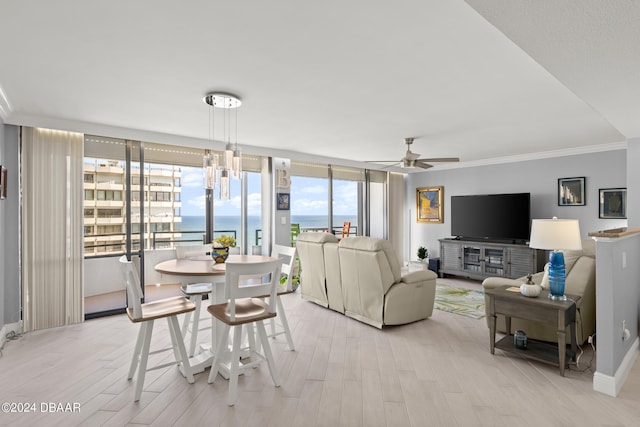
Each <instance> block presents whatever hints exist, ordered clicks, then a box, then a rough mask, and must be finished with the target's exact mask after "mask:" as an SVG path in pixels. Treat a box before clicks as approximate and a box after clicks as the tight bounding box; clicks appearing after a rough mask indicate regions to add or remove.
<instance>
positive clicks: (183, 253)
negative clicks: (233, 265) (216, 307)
mask: <svg viewBox="0 0 640 427" xmlns="http://www.w3.org/2000/svg"><path fill="white" fill-rule="evenodd" d="M208 252H211V246H209V245H189V246H187V245H184V246H176V258H177V259H184V258H191V257H197V256H206V255H207V254H208ZM212 288H213V284H212V283H209V282H202V283H183V284H182V286H180V291H182V293H183V295H185V296H186V297H187V298H189V300H190V301H191V302H192V303H193V304H194V305H195V306H196V309H195V312H194V313H193V321H191V313H187V314H185V316H184V320H183V322H182V335H183V336H184V337H185V338H186V336H187V333H188V334H189V347H188V350H189V356H191V357H193V355H194V354H195V351H196V345H197V342H198V332H199V331H200V330H206V329H210V327H207V328H202V329H200V312H201V310H202V298H203V297H204V296H205V295H210V294H211V289H212Z"/></svg>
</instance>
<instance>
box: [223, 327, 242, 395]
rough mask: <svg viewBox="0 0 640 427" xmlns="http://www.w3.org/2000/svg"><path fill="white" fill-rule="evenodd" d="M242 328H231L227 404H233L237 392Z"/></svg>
mask: <svg viewBox="0 0 640 427" xmlns="http://www.w3.org/2000/svg"><path fill="white" fill-rule="evenodd" d="M242 329H243V328H242V325H238V326H235V327H234V328H233V350H232V351H231V363H230V366H229V396H228V398H227V403H228V405H229V406H233V405H235V403H236V397H237V394H238V368H239V365H240V343H241V341H242Z"/></svg>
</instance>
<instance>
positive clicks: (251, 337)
mask: <svg viewBox="0 0 640 427" xmlns="http://www.w3.org/2000/svg"><path fill="white" fill-rule="evenodd" d="M244 330H245V333H246V335H247V341H248V342H249V357H253V355H254V354H255V353H256V352H258V351H259V349H257V348H256V332H255V330H254V329H253V325H252V324H251V323H247V325H246V327H245V328H244ZM256 367H257V366H256Z"/></svg>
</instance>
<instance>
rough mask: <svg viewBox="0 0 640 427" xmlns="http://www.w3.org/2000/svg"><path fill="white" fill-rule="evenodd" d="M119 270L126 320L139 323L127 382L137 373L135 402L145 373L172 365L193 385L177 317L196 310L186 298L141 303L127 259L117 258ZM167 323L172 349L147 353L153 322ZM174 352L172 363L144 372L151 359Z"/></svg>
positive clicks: (139, 394)
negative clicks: (123, 290)
mask: <svg viewBox="0 0 640 427" xmlns="http://www.w3.org/2000/svg"><path fill="white" fill-rule="evenodd" d="M119 261H120V267H121V270H122V274H123V276H124V280H125V284H126V289H127V316H128V317H129V320H131V322H133V323H140V331H139V332H138V339H137V341H136V346H135V349H134V351H133V358H132V359H131V366H130V367H129V373H128V376H127V379H128V380H131V379H132V378H133V375H134V374H135V372H136V370H137V371H138V378H137V381H136V389H135V395H134V399H133V400H134V401H135V402H137V401H139V400H140V396H141V395H142V388H143V386H144V377H145V374H146V372H147V371H151V370H154V369H160V368H165V367H167V366H171V365H175V364H178V365H182V371H183V373H184V375H185V376H186V378H187V381H188V382H189V383H193V382H194V378H193V373H192V371H191V366H190V364H189V356H188V355H187V350H186V348H185V346H184V341H183V338H182V333H181V332H180V324H179V323H178V315H181V314H184V313H189V312H192V311H194V310H195V309H196V307H195V305H194V304H193V303H192V302H191V301H189V300H188V299H186V298H185V297H181V296H178V297H170V298H164V299H161V300H156V301H153V302H148V303H144V304H143V303H142V302H141V301H142V297H143V295H142V289H141V287H140V279H139V278H138V273H137V272H136V270H135V268H134V267H133V264H132V263H131V261H129V260H127V256H126V255H123V256H121V257H120V260H119ZM162 318H165V319H167V323H168V325H169V335H170V337H171V344H172V346H171V347H168V348H163V349H160V350H155V351H152V352H151V351H149V350H150V346H151V336H152V334H153V324H154V321H155V320H156V319H162ZM171 349H173V353H174V358H175V360H174V361H173V362H170V363H164V364H161V365H156V366H153V367H150V368H147V363H148V359H149V356H150V355H153V354H157V353H161V352H164V351H167V350H171Z"/></svg>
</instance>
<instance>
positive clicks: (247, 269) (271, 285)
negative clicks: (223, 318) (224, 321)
mask: <svg viewBox="0 0 640 427" xmlns="http://www.w3.org/2000/svg"><path fill="white" fill-rule="evenodd" d="M281 266H282V260H280V259H278V260H273V261H265V262H258V263H226V272H225V287H224V294H225V299H226V300H228V301H229V315H230V317H231V320H235V315H236V300H237V299H242V298H253V297H261V296H265V295H269V307H268V311H269V312H270V313H275V312H276V298H275V297H276V294H277V292H276V291H277V286H278V283H280V271H281ZM267 277H268V282H266V281H265V280H266V279H267Z"/></svg>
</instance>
